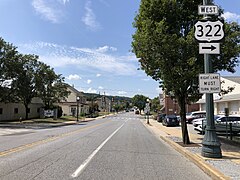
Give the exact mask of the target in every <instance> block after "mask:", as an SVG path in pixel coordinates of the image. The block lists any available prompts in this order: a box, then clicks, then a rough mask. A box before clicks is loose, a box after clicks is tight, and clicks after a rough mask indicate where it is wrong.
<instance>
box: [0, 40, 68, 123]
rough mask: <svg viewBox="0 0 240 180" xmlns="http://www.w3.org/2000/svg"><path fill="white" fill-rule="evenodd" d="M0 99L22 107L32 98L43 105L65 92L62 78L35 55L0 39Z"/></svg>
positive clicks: (26, 108) (65, 88)
mask: <svg viewBox="0 0 240 180" xmlns="http://www.w3.org/2000/svg"><path fill="white" fill-rule="evenodd" d="M0 68H1V71H0V102H5V103H6V102H20V103H23V105H24V106H25V110H26V119H27V118H28V105H29V104H30V103H31V101H32V99H33V98H34V97H39V98H41V99H42V100H43V102H44V104H45V107H48V108H49V107H50V106H52V105H53V103H55V102H58V101H59V100H61V99H64V98H66V97H67V96H68V95H69V92H68V91H67V85H66V84H65V83H64V78H63V77H62V76H61V75H57V74H56V73H55V72H54V70H53V68H50V66H48V65H46V64H44V63H43V62H40V61H39V60H38V56H37V55H33V54H21V53H19V52H18V51H17V47H15V46H13V45H12V44H9V43H7V42H5V41H4V39H3V38H0Z"/></svg>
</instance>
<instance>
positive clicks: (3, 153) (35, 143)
mask: <svg viewBox="0 0 240 180" xmlns="http://www.w3.org/2000/svg"><path fill="white" fill-rule="evenodd" d="M109 121H110V120H109ZM109 121H106V122H104V123H101V124H96V125H93V126H89V127H85V128H82V129H78V130H75V131H71V132H68V133H64V134H59V135H57V136H54V137H51V138H47V139H43V140H40V141H36V142H33V143H30V144H25V145H23V146H19V147H16V148H13V149H9V150H6V151H2V152H0V157H2V156H6V155H9V154H12V153H16V152H19V151H23V150H25V149H28V148H31V147H35V146H37V145H41V144H44V143H47V142H52V141H55V140H57V139H60V138H62V137H66V136H70V135H72V134H76V133H79V132H81V131H84V130H87V129H90V128H94V127H97V126H100V125H102V124H105V123H107V122H109Z"/></svg>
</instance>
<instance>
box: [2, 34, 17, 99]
mask: <svg viewBox="0 0 240 180" xmlns="http://www.w3.org/2000/svg"><path fill="white" fill-rule="evenodd" d="M16 49H17V48H16V47H15V46H13V45H12V44H9V43H7V42H5V41H4V39H3V38H1V37H0V102H10V101H11V100H12V98H13V96H12V95H11V93H10V92H11V91H10V89H11V82H12V78H14V76H15V74H16V69H15V65H14V64H15V63H16V62H17V59H18V56H17V55H18V52H17V50H16Z"/></svg>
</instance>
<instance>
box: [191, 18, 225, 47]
mask: <svg viewBox="0 0 240 180" xmlns="http://www.w3.org/2000/svg"><path fill="white" fill-rule="evenodd" d="M194 27H195V32H194V36H195V38H196V39H197V40H198V41H199V42H219V41H220V40H222V39H223V38H224V31H223V23H222V22H221V21H219V20H217V21H210V20H199V21H198V22H197V23H196V24H195V25H194Z"/></svg>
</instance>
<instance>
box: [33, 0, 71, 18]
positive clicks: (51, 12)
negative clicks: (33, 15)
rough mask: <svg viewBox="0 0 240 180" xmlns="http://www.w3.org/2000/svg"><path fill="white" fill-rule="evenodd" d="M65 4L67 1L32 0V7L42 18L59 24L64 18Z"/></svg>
mask: <svg viewBox="0 0 240 180" xmlns="http://www.w3.org/2000/svg"><path fill="white" fill-rule="evenodd" d="M67 2H69V0H53V1H49V0H33V1H32V6H33V8H34V9H35V11H36V12H37V14H39V15H41V17H42V18H44V19H46V20H48V21H50V22H52V23H60V21H61V19H62V18H63V17H64V12H63V5H65V4H66V3H67ZM62 4H63V5H62Z"/></svg>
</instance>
